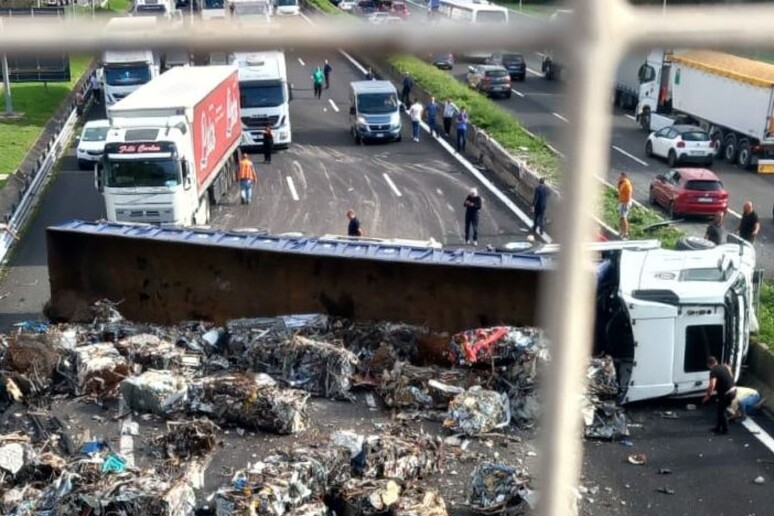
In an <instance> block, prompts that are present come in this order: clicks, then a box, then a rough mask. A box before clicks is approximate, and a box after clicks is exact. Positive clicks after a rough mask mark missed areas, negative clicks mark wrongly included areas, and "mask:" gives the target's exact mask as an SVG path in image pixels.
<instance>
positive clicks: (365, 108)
mask: <svg viewBox="0 0 774 516" xmlns="http://www.w3.org/2000/svg"><path fill="white" fill-rule="evenodd" d="M357 109H358V111H359V112H360V113H364V114H367V115H371V114H383V113H394V112H395V111H396V110H397V109H398V96H397V95H396V94H395V93H363V94H360V95H358V96H357Z"/></svg>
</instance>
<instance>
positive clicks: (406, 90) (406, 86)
mask: <svg viewBox="0 0 774 516" xmlns="http://www.w3.org/2000/svg"><path fill="white" fill-rule="evenodd" d="M413 87H414V79H412V78H411V74H410V73H408V72H406V73H405V74H404V75H403V89H402V90H401V95H400V100H401V102H403V107H404V108H405V109H408V108H409V101H410V100H411V99H410V97H411V88H413Z"/></svg>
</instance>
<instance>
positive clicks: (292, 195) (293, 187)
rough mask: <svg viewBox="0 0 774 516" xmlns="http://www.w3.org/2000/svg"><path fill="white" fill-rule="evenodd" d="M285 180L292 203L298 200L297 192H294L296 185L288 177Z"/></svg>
mask: <svg viewBox="0 0 774 516" xmlns="http://www.w3.org/2000/svg"><path fill="white" fill-rule="evenodd" d="M285 179H287V181H288V188H290V195H291V197H293V200H294V201H297V200H299V198H298V192H297V191H296V185H295V183H294V182H293V178H292V177H290V176H285Z"/></svg>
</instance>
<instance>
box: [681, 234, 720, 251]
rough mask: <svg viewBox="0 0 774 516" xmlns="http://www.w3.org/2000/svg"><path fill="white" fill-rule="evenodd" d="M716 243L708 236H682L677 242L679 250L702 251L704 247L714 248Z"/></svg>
mask: <svg viewBox="0 0 774 516" xmlns="http://www.w3.org/2000/svg"><path fill="white" fill-rule="evenodd" d="M713 247H715V243H714V242H711V241H710V240H707V239H706V238H701V237H695V236H684V237H680V238H679V239H678V240H677V243H676V244H675V250H677V251H700V250H702V249H712V248H713Z"/></svg>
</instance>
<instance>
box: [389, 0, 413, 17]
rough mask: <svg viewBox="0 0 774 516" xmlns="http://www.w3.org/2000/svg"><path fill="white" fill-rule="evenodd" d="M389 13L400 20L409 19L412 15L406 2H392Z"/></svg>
mask: <svg viewBox="0 0 774 516" xmlns="http://www.w3.org/2000/svg"><path fill="white" fill-rule="evenodd" d="M389 13H390V14H391V15H393V16H398V17H400V18H407V17H408V16H410V15H411V11H409V8H408V6H407V5H406V2H392V3H391V5H390V10H389Z"/></svg>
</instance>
